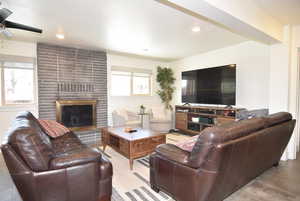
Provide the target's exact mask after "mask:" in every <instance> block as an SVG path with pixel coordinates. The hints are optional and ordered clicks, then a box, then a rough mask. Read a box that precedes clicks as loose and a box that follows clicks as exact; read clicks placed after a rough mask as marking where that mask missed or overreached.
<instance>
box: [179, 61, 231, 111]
mask: <svg viewBox="0 0 300 201" xmlns="http://www.w3.org/2000/svg"><path fill="white" fill-rule="evenodd" d="M181 78H182V85H181V86H182V102H183V103H199V104H216V105H235V92H236V65H235V64H231V65H226V66H219V67H214V68H205V69H199V70H192V71H185V72H182V77H181Z"/></svg>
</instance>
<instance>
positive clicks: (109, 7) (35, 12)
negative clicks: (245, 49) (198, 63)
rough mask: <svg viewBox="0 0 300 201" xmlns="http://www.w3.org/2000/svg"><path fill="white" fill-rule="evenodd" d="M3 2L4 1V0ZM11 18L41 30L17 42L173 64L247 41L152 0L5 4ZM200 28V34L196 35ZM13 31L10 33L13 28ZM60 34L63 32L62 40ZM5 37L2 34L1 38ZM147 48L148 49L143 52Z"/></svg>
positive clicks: (56, 0) (22, 34)
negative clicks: (179, 60)
mask: <svg viewBox="0 0 300 201" xmlns="http://www.w3.org/2000/svg"><path fill="white" fill-rule="evenodd" d="M0 1H1V0H0ZM2 2H3V5H2V6H3V7H6V8H8V9H10V10H11V11H13V12H14V13H13V14H12V15H11V16H10V17H9V18H8V20H11V21H15V22H19V23H24V24H27V25H31V26H36V27H40V28H42V29H43V30H44V32H43V34H42V35H39V34H35V33H30V32H25V31H15V30H13V31H12V32H13V33H14V35H15V36H14V38H13V39H15V40H22V41H32V42H47V43H52V44H59V45H67V46H74V47H82V48H90V49H100V50H106V51H115V52H121V53H129V54H136V55H141V56H147V57H155V58H160V59H165V60H174V59H178V58H183V57H185V56H190V55H194V54H198V53H202V52H207V51H210V50H214V49H218V48H222V47H226V46H229V45H234V44H237V43H240V42H243V41H246V40H247V39H245V38H243V37H241V36H239V35H237V34H234V33H231V32H229V31H227V30H225V29H223V28H221V27H217V26H216V25H214V24H211V23H210V22H207V21H205V20H204V19H203V20H201V19H198V18H195V17H192V16H190V15H187V14H184V13H182V12H180V11H177V10H175V9H173V8H170V7H167V6H165V5H163V4H160V3H158V2H156V1H154V0H76V1H75V0H47V1H45V0H18V1H15V0H14V1H12V0H2ZM193 26H200V28H201V31H200V32H197V33H195V32H192V31H191V29H192V27H193ZM11 30H12V29H11ZM56 33H63V34H65V39H64V40H58V39H57V38H56V37H55V35H56ZM0 37H1V36H0ZM145 49H147V50H148V51H145Z"/></svg>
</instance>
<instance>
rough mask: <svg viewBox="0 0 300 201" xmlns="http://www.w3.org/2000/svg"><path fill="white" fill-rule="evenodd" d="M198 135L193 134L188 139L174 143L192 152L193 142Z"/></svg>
mask: <svg viewBox="0 0 300 201" xmlns="http://www.w3.org/2000/svg"><path fill="white" fill-rule="evenodd" d="M198 137H199V135H195V136H193V137H191V138H190V139H188V140H185V141H183V142H180V143H177V144H175V145H176V146H177V147H179V148H180V149H183V150H185V151H188V152H192V150H193V148H194V145H195V143H196V142H197V139H198Z"/></svg>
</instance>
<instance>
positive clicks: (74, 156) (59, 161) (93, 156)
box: [50, 147, 101, 170]
mask: <svg viewBox="0 0 300 201" xmlns="http://www.w3.org/2000/svg"><path fill="white" fill-rule="evenodd" d="M100 160H101V153H100V152H98V151H96V150H93V149H91V148H88V147H85V148H82V149H78V150H73V151H71V152H69V153H66V154H65V155H62V156H59V157H55V158H53V159H52V160H51V161H50V169H52V170H54V169H61V168H67V167H71V166H75V165H82V164H86V163H90V162H100Z"/></svg>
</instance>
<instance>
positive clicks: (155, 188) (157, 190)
mask: <svg viewBox="0 0 300 201" xmlns="http://www.w3.org/2000/svg"><path fill="white" fill-rule="evenodd" d="M151 188H152V190H154V191H155V192H156V193H159V189H158V188H157V187H156V186H154V185H151Z"/></svg>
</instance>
